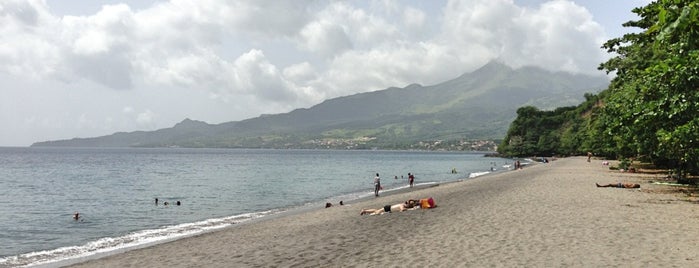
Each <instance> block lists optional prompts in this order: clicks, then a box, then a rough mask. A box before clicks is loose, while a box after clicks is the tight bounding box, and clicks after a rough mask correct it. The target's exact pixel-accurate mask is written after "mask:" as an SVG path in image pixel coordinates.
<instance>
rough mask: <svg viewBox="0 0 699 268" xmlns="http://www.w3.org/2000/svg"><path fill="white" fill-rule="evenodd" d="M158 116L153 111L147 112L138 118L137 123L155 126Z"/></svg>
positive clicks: (140, 114)
mask: <svg viewBox="0 0 699 268" xmlns="http://www.w3.org/2000/svg"><path fill="white" fill-rule="evenodd" d="M156 116H157V115H156V114H155V113H154V112H153V111H151V110H145V111H143V112H142V113H139V114H138V115H137V116H136V122H138V124H139V125H143V126H151V125H152V124H154V121H155V118H156Z"/></svg>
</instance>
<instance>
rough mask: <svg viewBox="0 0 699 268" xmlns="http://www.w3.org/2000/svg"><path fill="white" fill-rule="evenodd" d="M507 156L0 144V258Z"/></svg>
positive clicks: (201, 225) (126, 238)
mask: <svg viewBox="0 0 699 268" xmlns="http://www.w3.org/2000/svg"><path fill="white" fill-rule="evenodd" d="M508 161H509V162H511V160H508V159H501V158H490V157H484V154H483V153H463V152H461V153H450V152H416V151H380V150H379V151H329V150H248V149H180V148H176V149H173V148H162V149H145V148H144V149H141V148H123V149H117V148H110V149H103V148H99V149H98V148H91V149H86V148H0V230H1V231H0V267H14V266H23V265H37V264H39V265H41V264H43V265H47V264H48V265H49V266H50V265H51V264H52V263H54V264H55V263H56V262H57V261H65V260H69V259H75V258H80V257H86V256H91V255H95V254H103V253H108V252H112V251H115V250H123V249H127V248H130V247H136V246H142V245H145V244H149V243H157V242H162V241H166V240H171V239H176V238H179V237H183V236H188V235H192V234H196V233H201V232H204V231H208V230H212V229H217V228H222V227H226V226H230V225H232V224H236V223H240V222H244V221H248V220H251V219H254V218H258V217H264V216H267V215H270V214H275V213H281V212H283V211H287V210H290V209H299V208H311V207H322V206H323V205H324V204H325V202H331V203H333V204H337V203H338V202H339V201H340V200H343V201H345V202H348V201H352V200H356V199H360V198H366V197H370V196H373V177H374V175H375V174H376V173H380V175H381V181H382V185H383V187H384V190H385V191H392V190H396V189H401V188H405V187H407V184H408V183H407V176H408V172H411V173H414V174H415V175H416V179H415V183H416V184H418V185H419V184H434V183H440V182H449V181H456V180H459V179H467V178H469V177H475V176H478V175H483V174H487V173H489V172H491V169H495V170H502V169H503V167H507V166H505V165H507V164H509V163H508ZM452 169H456V170H457V171H458V173H457V174H452V172H451V171H452ZM395 177H397V178H398V179H395ZM155 198H158V199H159V205H157V206H156V205H155ZM372 198H373V197H372ZM177 201H180V202H181V205H180V206H176V205H175V203H176V202H177ZM164 202H168V203H169V205H167V206H166V205H164ZM75 212H79V213H80V215H81V218H80V219H79V220H77V221H76V220H74V219H73V218H72V215H73V214H74V213H75Z"/></svg>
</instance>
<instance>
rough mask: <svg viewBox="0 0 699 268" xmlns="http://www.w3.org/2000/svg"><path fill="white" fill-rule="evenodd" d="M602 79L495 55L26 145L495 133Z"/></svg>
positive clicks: (254, 142) (303, 142) (365, 143)
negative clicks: (344, 90) (313, 94)
mask: <svg viewBox="0 0 699 268" xmlns="http://www.w3.org/2000/svg"><path fill="white" fill-rule="evenodd" d="M608 84H609V80H608V79H607V78H606V77H604V76H588V75H579V74H578V75H575V74H569V73H564V72H550V71H546V70H543V69H541V68H536V67H522V68H518V69H512V68H510V67H508V66H506V65H504V64H502V63H499V62H495V61H494V62H491V63H488V64H486V65H485V66H483V67H481V68H480V69H478V70H476V71H474V72H471V73H466V74H463V75H461V76H459V77H457V78H455V79H452V80H449V81H446V82H443V83H440V84H436V85H432V86H422V85H419V84H411V85H408V86H406V87H404V88H397V87H391V88H387V89H384V90H378V91H373V92H365V93H358V94H354V95H350V96H344V97H338V98H334V99H329V100H326V101H324V102H322V103H320V104H317V105H315V106H313V107H310V108H300V109H296V110H293V111H291V112H289V113H283V114H274V115H261V116H259V117H256V118H250V119H246V120H242V121H234V122H226V123H221V124H207V123H205V122H201V121H195V120H190V119H185V120H184V121H182V122H180V123H178V124H176V125H175V126H173V127H172V128H165V129H159V130H155V131H136V132H130V133H123V132H120V133H115V134H112V135H108V136H102V137H94V138H75V139H71V140H60V141H47V142H38V143H35V144H33V145H32V146H73V147H169V146H176V147H222V148H320V147H323V148H329V147H330V148H335V147H337V148H385V149H406V148H412V147H410V146H412V145H414V144H416V143H419V142H422V141H436V140H497V139H502V138H503V137H504V136H505V133H506V131H507V128H508V126H509V124H510V123H511V122H512V121H513V120H514V118H515V117H516V110H517V108H519V107H521V106H525V105H531V106H535V107H538V108H539V109H542V110H547V109H554V108H557V107H561V106H571V105H577V104H579V103H581V102H582V101H583V100H584V97H583V95H584V94H585V93H591V92H598V91H599V90H601V89H603V88H606V87H607V86H608ZM328 141H334V143H333V145H328Z"/></svg>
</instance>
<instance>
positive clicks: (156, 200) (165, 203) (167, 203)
mask: <svg viewBox="0 0 699 268" xmlns="http://www.w3.org/2000/svg"><path fill="white" fill-rule="evenodd" d="M158 202H159V200H158V198H157V197H156V198H155V205H156V206H157V205H158ZM169 204H170V203H169V202H167V201H165V202H163V206H167V205H169ZM175 205H178V206H179V205H182V202H180V200H177V202H175Z"/></svg>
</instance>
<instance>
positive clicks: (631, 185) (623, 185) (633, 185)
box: [595, 182, 641, 188]
mask: <svg viewBox="0 0 699 268" xmlns="http://www.w3.org/2000/svg"><path fill="white" fill-rule="evenodd" d="M595 184H596V185H597V187H614V188H641V185H640V184H638V183H622V182H617V183H610V184H604V185H600V184H599V183H595Z"/></svg>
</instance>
